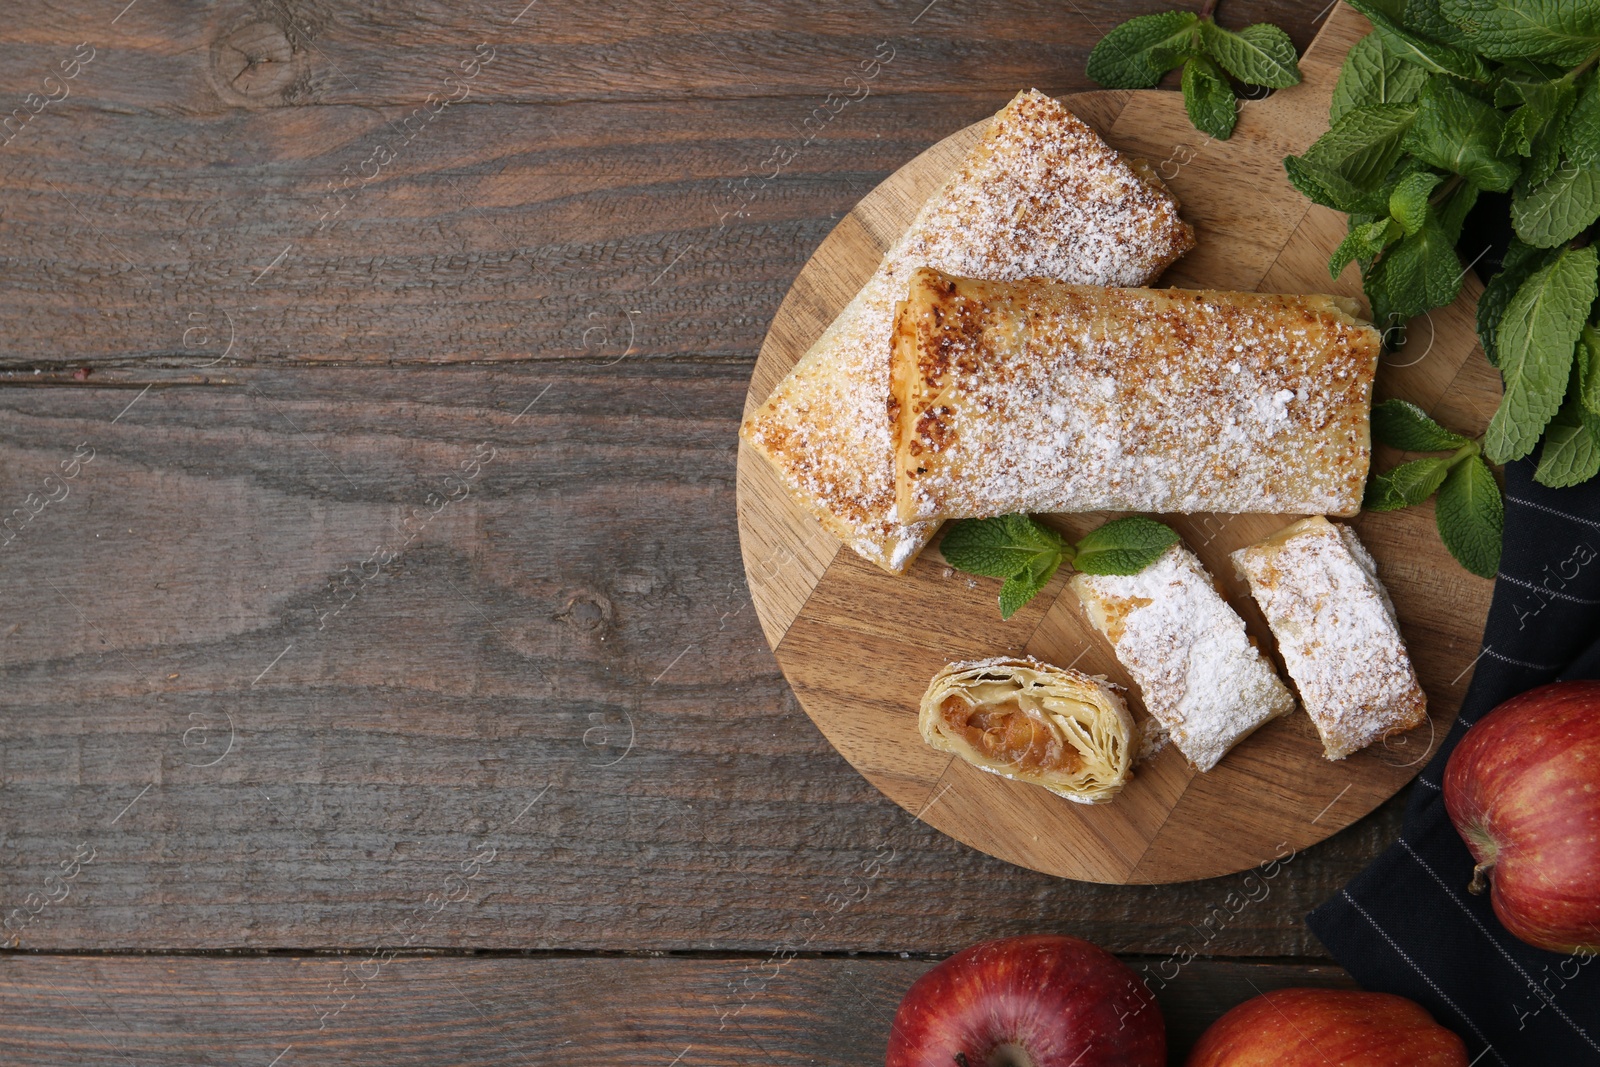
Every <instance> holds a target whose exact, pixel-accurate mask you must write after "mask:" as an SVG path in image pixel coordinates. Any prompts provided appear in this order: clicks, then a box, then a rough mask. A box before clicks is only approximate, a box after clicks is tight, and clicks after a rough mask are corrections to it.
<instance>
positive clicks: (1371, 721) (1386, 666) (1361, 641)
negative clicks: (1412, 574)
mask: <svg viewBox="0 0 1600 1067" xmlns="http://www.w3.org/2000/svg"><path fill="white" fill-rule="evenodd" d="M1233 563H1234V566H1235V567H1236V568H1237V569H1238V571H1239V574H1240V576H1241V577H1243V578H1244V579H1245V580H1246V581H1248V582H1249V583H1250V592H1251V595H1253V596H1254V597H1255V598H1256V602H1257V603H1259V604H1260V605H1261V610H1262V612H1263V613H1264V614H1265V615H1266V617H1267V625H1269V626H1270V627H1272V633H1273V636H1274V637H1276V638H1277V641H1278V652H1279V654H1280V655H1282V656H1283V665H1284V666H1285V667H1286V668H1287V669H1288V671H1289V677H1290V679H1291V680H1292V681H1293V682H1294V684H1295V688H1297V689H1299V690H1300V700H1301V702H1302V703H1303V704H1304V705H1305V709H1306V712H1307V713H1308V714H1309V715H1310V716H1311V721H1312V722H1313V723H1315V724H1316V727H1317V733H1318V734H1320V735H1321V736H1322V747H1323V754H1324V755H1326V756H1327V757H1328V758H1329V759H1331V760H1337V759H1344V758H1345V757H1346V756H1348V755H1350V753H1352V752H1355V751H1358V750H1359V749H1362V748H1365V747H1366V746H1368V745H1370V744H1372V742H1374V741H1377V740H1379V739H1381V738H1384V737H1388V736H1389V735H1391V734H1397V733H1403V732H1404V731H1406V730H1410V729H1412V728H1413V727H1416V726H1421V725H1422V723H1423V721H1424V720H1425V719H1426V718H1427V717H1428V711H1427V708H1428V698H1427V696H1426V695H1425V694H1424V693H1423V692H1422V687H1421V686H1420V685H1418V684H1417V674H1416V671H1415V670H1413V669H1412V666H1411V658H1410V657H1409V656H1408V655H1407V654H1406V646H1405V642H1404V641H1402V640H1401V639H1400V628H1399V626H1398V624H1397V623H1396V622H1395V617H1394V606H1393V604H1391V603H1390V601H1389V595H1388V593H1387V592H1386V591H1385V590H1384V588H1383V585H1382V583H1380V582H1379V581H1378V568H1377V564H1375V563H1374V562H1373V560H1372V557H1371V556H1370V555H1368V553H1367V550H1366V548H1365V547H1363V545H1362V544H1361V542H1360V540H1359V539H1358V538H1357V537H1356V534H1355V531H1354V530H1352V529H1350V528H1349V527H1348V526H1345V525H1343V524H1340V523H1332V522H1329V521H1328V520H1327V519H1325V518H1323V517H1322V516H1320V515H1314V516H1312V517H1311V518H1309V519H1304V520H1302V521H1300V522H1297V523H1295V524H1294V525H1293V526H1290V527H1288V528H1287V529H1284V530H1280V531H1279V532H1278V533H1276V534H1273V535H1272V536H1271V537H1269V538H1267V539H1266V540H1264V541H1261V542H1258V543H1257V544H1254V545H1251V546H1250V547H1249V548H1241V549H1240V550H1239V551H1237V552H1235V553H1234V554H1233Z"/></svg>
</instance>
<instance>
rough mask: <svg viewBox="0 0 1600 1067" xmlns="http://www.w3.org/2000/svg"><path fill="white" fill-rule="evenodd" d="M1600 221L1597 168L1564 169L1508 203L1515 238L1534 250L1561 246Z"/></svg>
mask: <svg viewBox="0 0 1600 1067" xmlns="http://www.w3.org/2000/svg"><path fill="white" fill-rule="evenodd" d="M1597 218H1600V167H1576V166H1571V165H1569V166H1565V167H1562V168H1561V169H1560V170H1558V171H1557V172H1556V174H1555V176H1554V177H1553V178H1551V179H1550V180H1549V181H1547V182H1545V183H1544V184H1543V185H1541V186H1539V187H1538V188H1537V189H1534V190H1533V191H1532V192H1530V193H1528V194H1527V195H1523V194H1522V193H1521V192H1520V191H1519V192H1518V193H1517V194H1516V195H1514V196H1513V197H1512V200H1511V224H1512V226H1514V227H1515V228H1516V231H1517V236H1518V237H1520V238H1522V239H1523V240H1524V241H1526V242H1527V243H1528V244H1530V245H1534V246H1535V247H1538V248H1554V247H1555V246H1556V245H1559V244H1565V243H1567V242H1568V241H1570V240H1572V239H1573V238H1574V237H1576V236H1578V234H1580V233H1582V232H1583V231H1584V230H1585V229H1587V228H1588V226H1589V224H1590V223H1591V222H1593V221H1594V220H1595V219H1597Z"/></svg>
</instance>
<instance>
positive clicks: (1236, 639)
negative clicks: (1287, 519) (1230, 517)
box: [1070, 544, 1294, 771]
mask: <svg viewBox="0 0 1600 1067" xmlns="http://www.w3.org/2000/svg"><path fill="white" fill-rule="evenodd" d="M1070 584H1071V586H1072V589H1073V592H1075V593H1077V594H1078V599H1079V600H1081V601H1082V602H1083V607H1084V611H1085V613H1087V615H1088V616H1089V621H1090V622H1091V623H1092V624H1093V625H1094V627H1095V629H1097V630H1099V631H1100V632H1101V633H1102V634H1104V635H1105V636H1106V639H1107V640H1108V641H1110V642H1111V647H1112V649H1113V650H1114V651H1115V652H1116V655H1117V659H1118V660H1119V661H1121V663H1122V665H1123V666H1124V667H1126V668H1127V670H1128V673H1129V674H1131V675H1132V676H1133V680H1134V681H1135V682H1137V683H1138V686H1139V693H1140V696H1142V697H1143V698H1144V706H1145V710H1146V711H1148V712H1149V713H1150V714H1151V716H1152V717H1153V718H1154V719H1155V720H1156V721H1157V722H1158V723H1160V724H1161V726H1162V727H1163V728H1165V729H1166V730H1167V732H1168V733H1169V734H1170V735H1171V737H1172V743H1173V744H1174V745H1176V746H1177V747H1178V751H1180V752H1182V753H1183V754H1184V756H1185V758H1187V759H1188V761H1189V762H1190V763H1191V764H1193V765H1194V766H1195V767H1196V768H1197V769H1199V770H1202V771H1209V770H1210V769H1211V768H1213V767H1215V766H1216V765H1217V761H1218V760H1220V759H1221V758H1222V757H1223V755H1224V754H1226V753H1227V751H1228V750H1229V749H1230V748H1232V747H1233V746H1234V745H1236V744H1238V743H1239V742H1240V741H1242V740H1243V739H1244V738H1245V737H1246V736H1247V735H1249V734H1250V732H1251V731H1253V730H1255V729H1256V728H1257V727H1258V726H1260V725H1261V724H1262V723H1264V722H1266V721H1267V720H1269V719H1272V718H1275V717H1277V716H1279V715H1284V714H1287V713H1288V712H1290V711H1292V710H1294V696H1293V694H1291V693H1290V692H1289V690H1288V689H1287V688H1286V687H1285V686H1284V684H1283V683H1282V682H1281V681H1279V680H1278V675H1277V674H1276V673H1275V672H1274V671H1273V669H1272V667H1271V665H1270V664H1268V663H1267V660H1266V658H1265V657H1263V656H1262V655H1261V653H1260V652H1259V651H1258V650H1257V649H1256V647H1255V645H1253V644H1252V643H1251V642H1250V637H1249V635H1248V634H1246V633H1245V629H1244V620H1243V619H1241V618H1239V616H1238V614H1237V613H1236V612H1235V611H1234V610H1233V609H1232V608H1231V607H1229V606H1228V602H1227V601H1225V600H1223V599H1222V596H1221V594H1220V593H1218V592H1217V587H1216V584H1215V583H1214V582H1213V580H1212V578H1211V575H1210V574H1208V573H1207V572H1206V569H1205V566H1204V565H1203V564H1201V562H1200V560H1199V558H1198V557H1196V556H1195V554H1194V553H1193V552H1191V551H1189V549H1188V548H1187V547H1185V546H1184V545H1181V544H1179V545H1173V546H1172V547H1171V548H1169V549H1168V550H1167V551H1166V553H1165V554H1164V555H1162V556H1161V558H1160V559H1158V560H1156V561H1155V562H1154V563H1152V564H1150V566H1148V567H1146V568H1145V569H1144V570H1142V571H1140V572H1139V573H1138V574H1128V575H1120V574H1117V575H1111V574H1076V575H1074V576H1073V578H1072V581H1071V583H1070Z"/></svg>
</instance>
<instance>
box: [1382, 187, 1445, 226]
mask: <svg viewBox="0 0 1600 1067" xmlns="http://www.w3.org/2000/svg"><path fill="white" fill-rule="evenodd" d="M1442 181H1444V176H1443V175H1439V174H1428V173H1423V174H1408V175H1406V176H1405V177H1404V178H1401V179H1400V184H1398V185H1396V186H1395V187H1394V191H1393V192H1391V193H1390V194H1389V214H1390V215H1392V216H1394V220H1395V221H1396V222H1398V223H1399V224H1400V227H1401V229H1403V230H1404V231H1405V234H1406V236H1407V237H1410V236H1411V235H1412V234H1414V233H1416V232H1417V231H1418V230H1420V229H1422V224H1423V222H1425V221H1426V220H1427V218H1428V197H1429V196H1431V195H1432V194H1433V190H1434V188H1435V187H1436V186H1437V185H1438V184H1439V183H1440V182H1442Z"/></svg>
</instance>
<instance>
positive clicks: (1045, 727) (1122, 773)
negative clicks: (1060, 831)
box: [917, 658, 1136, 804]
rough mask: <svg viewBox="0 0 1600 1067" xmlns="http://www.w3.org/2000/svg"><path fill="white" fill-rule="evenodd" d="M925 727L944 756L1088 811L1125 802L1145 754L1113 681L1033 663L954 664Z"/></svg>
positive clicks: (932, 687)
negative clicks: (1122, 794)
mask: <svg viewBox="0 0 1600 1067" xmlns="http://www.w3.org/2000/svg"><path fill="white" fill-rule="evenodd" d="M917 727H918V729H919V730H920V731H921V733H922V739H923V740H924V741H926V742H927V743H928V744H930V745H932V746H933V747H934V748H936V749H938V750H939V751H941V752H950V753H954V754H955V755H957V756H960V757H961V758H962V759H964V760H966V761H967V762H968V763H970V764H972V765H973V766H975V767H977V768H979V769H981V770H985V771H988V772H989V773H991V774H998V775H1000V776H1001V777H1002V778H1011V779H1013V780H1015V781H1018V782H1027V783H1029V784H1030V785H1038V786H1043V787H1044V788H1045V789H1048V790H1050V792H1052V793H1055V794H1056V795H1057V796H1063V797H1066V798H1067V799H1068V800H1075V801H1077V802H1078V803H1080V804H1103V803H1105V802H1106V801H1108V800H1110V799H1111V798H1112V797H1114V796H1116V795H1117V793H1118V791H1120V790H1121V789H1122V786H1123V783H1125V782H1126V781H1127V780H1128V775H1129V773H1130V772H1131V770H1132V768H1133V755H1134V748H1135V747H1136V746H1135V744H1134V737H1135V732H1134V726H1133V716H1131V715H1129V714H1128V708H1127V705H1125V704H1124V703H1123V702H1122V698H1121V697H1120V696H1118V695H1117V693H1116V691H1115V690H1114V689H1112V688H1111V686H1110V685H1109V684H1107V682H1106V681H1105V679H1103V678H1096V677H1093V676H1091V675H1087V674H1083V673H1081V672H1079V671H1074V670H1069V669H1064V668H1061V667H1055V666H1051V665H1050V664H1048V663H1042V662H1040V661H1039V660H1036V659H1032V658H1028V659H1005V658H999V659H987V660H974V661H969V662H964V663H952V664H950V665H949V666H948V667H945V668H944V669H943V670H941V671H940V672H939V673H938V674H935V675H934V676H933V681H932V682H930V683H929V684H928V691H927V692H926V693H925V694H924V695H923V697H922V707H921V709H920V710H919V712H918V714H917Z"/></svg>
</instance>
